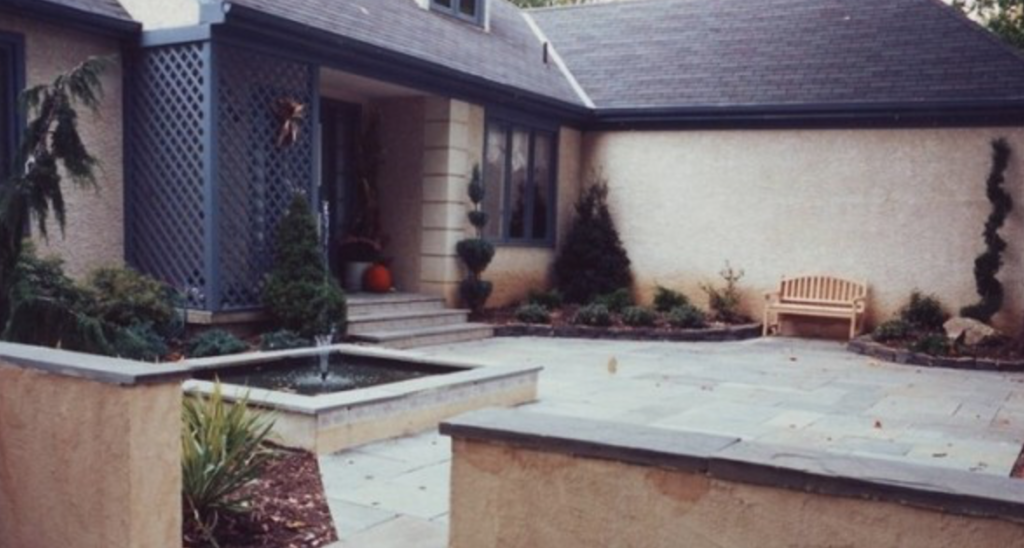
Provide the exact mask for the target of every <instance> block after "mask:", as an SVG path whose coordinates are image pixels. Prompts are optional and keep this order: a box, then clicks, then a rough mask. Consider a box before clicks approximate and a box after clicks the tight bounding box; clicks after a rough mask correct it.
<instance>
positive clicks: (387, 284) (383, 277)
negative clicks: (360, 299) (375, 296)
mask: <svg viewBox="0 0 1024 548" xmlns="http://www.w3.org/2000/svg"><path fill="white" fill-rule="evenodd" d="M363 289H365V290H366V291H369V292H371V293H387V292H388V291H391V271H390V270H388V267H386V266H384V265H382V264H375V265H373V266H371V267H370V268H368V269H366V273H365V274H363Z"/></svg>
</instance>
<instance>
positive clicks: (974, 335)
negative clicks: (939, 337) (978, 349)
mask: <svg viewBox="0 0 1024 548" xmlns="http://www.w3.org/2000/svg"><path fill="white" fill-rule="evenodd" d="M942 328H943V329H945V330H946V336H947V337H949V340H951V341H954V340H956V339H958V338H960V336H961V335H963V337H964V339H963V341H964V343H965V344H967V345H968V346H976V345H978V344H981V343H983V342H985V340H986V339H990V338H993V337H998V336H999V331H997V330H996V329H995V328H993V327H991V326H989V325H987V324H984V323H982V322H979V321H978V320H975V319H973V318H963V317H960V316H957V317H955V318H951V319H949V320H948V321H947V322H946V323H944V324H942Z"/></svg>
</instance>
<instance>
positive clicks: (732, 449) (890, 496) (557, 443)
mask: <svg viewBox="0 0 1024 548" xmlns="http://www.w3.org/2000/svg"><path fill="white" fill-rule="evenodd" d="M441 433H442V434H445V435H448V436H451V437H453V438H462V439H470V440H475V441H482V442H493V443H502V444H508V445H513V446H517V447H522V448H525V449H531V450H539V451H546V452H554V453H561V454H568V455H573V456H578V457H583V458H595V459H602V460H613V461H619V462H623V463H627V464H633V465H640V466H655V467H659V468H669V469H676V470H682V471H687V472H697V473H703V474H706V475H708V476H709V477H711V478H714V479H720V480H724V481H733V482H739V483H747V484H753V485H760V486H768V487H778V488H782V489H788V490H794V491H803V492H808V493H816V494H822V495H831V496H840V497H848V498H860V499H868V500H877V501H884V502H892V503H897V504H902V505H907V506H914V507H920V508H926V509H929V510H937V511H941V512H946V513H951V514H959V515H968V516H979V517H990V518H1000V519H1008V520H1011V521H1017V522H1024V480H1018V479H1013V478H1002V477H998V476H992V475H986V474H979V473H974V472H966V471H961V470H952V469H945V468H940V467H934V466H926V465H918V464H913V463H906V462H896V461H889V460H884V459H877V458H872V457H865V456H849V455H839V454H832V453H827V452H823V451H816V450H810V449H805V448H801V447H789V446H786V447H782V446H773V445H768V444H763V443H758V442H751V441H742V440H740V439H738V438H733V437H724V436H715V435H709V434H698V433H691V432H680V431H677V430H666V429H660V428H652V427H648V426H641V425H630V424H623V423H612V422H606V421H599V420H592V419H580V418H572V417H561V416H555V415H548V414H542V413H535V412H530V411H525V410H504V409H503V410H496V409H495V410H484V411H477V412H473V413H469V414H467V415H462V416H460V417H457V418H455V419H452V420H449V421H446V422H444V423H442V424H441Z"/></svg>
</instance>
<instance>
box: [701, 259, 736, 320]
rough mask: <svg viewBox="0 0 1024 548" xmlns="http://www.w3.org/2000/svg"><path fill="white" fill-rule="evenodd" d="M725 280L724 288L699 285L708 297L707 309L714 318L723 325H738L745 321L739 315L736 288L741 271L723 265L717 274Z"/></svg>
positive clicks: (727, 264) (726, 264)
mask: <svg viewBox="0 0 1024 548" xmlns="http://www.w3.org/2000/svg"><path fill="white" fill-rule="evenodd" d="M718 275H719V276H721V277H722V279H723V280H725V286H724V287H722V288H718V287H715V286H713V285H711V284H704V285H701V289H703V290H704V292H705V293H707V295H708V308H710V309H711V313H712V315H713V316H714V318H715V319H716V320H718V321H720V322H725V323H739V322H742V321H744V320H746V317H745V316H744V315H743V314H741V313H740V292H739V289H738V288H737V287H736V286H737V284H738V283H739V281H740V279H741V278H743V271H742V270H739V271H737V270H734V269H733V268H732V265H730V264H729V263H728V262H726V263H725V269H724V270H722V271H721V272H719V273H718Z"/></svg>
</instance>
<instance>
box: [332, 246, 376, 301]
mask: <svg viewBox="0 0 1024 548" xmlns="http://www.w3.org/2000/svg"><path fill="white" fill-rule="evenodd" d="M380 251H381V245H380V243H379V242H378V241H377V240H375V239H373V238H367V237H362V236H354V235H349V236H346V237H345V239H344V240H342V242H341V244H340V245H339V248H338V256H339V257H340V259H341V263H342V265H344V266H343V269H342V285H343V286H344V288H345V291H349V292H360V291H362V290H363V278H364V277H365V276H366V273H367V271H368V270H369V269H370V267H372V266H373V265H375V264H379V263H381V256H380Z"/></svg>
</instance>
